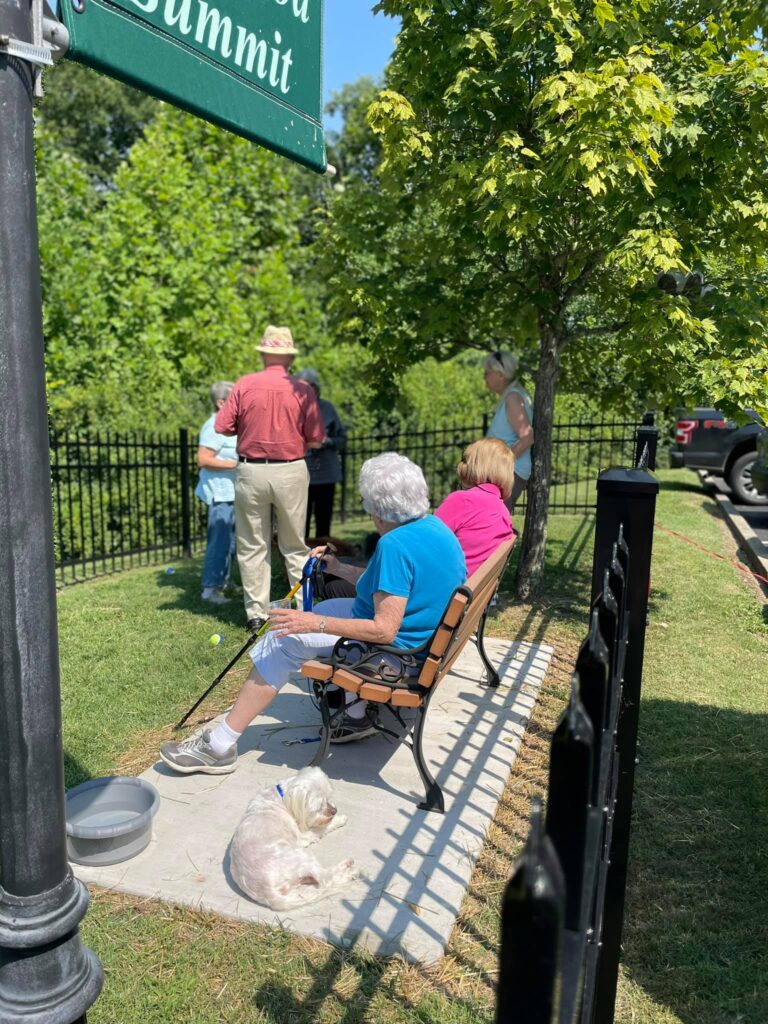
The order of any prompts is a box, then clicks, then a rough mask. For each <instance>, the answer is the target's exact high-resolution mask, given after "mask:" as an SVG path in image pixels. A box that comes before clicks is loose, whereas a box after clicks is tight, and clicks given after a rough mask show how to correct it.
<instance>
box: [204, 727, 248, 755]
mask: <svg viewBox="0 0 768 1024" xmlns="http://www.w3.org/2000/svg"><path fill="white" fill-rule="evenodd" d="M242 735H243V734H242V733H241V732H235V730H234V729H230V727H229V726H228V725H227V723H226V722H219V724H218V725H217V726H215V727H214V728H213V729H211V738H210V740H209V743H210V745H211V749H212V750H213V752H214V754H226V752H227V751H228V750H231V749H232V747H233V746H234V745H235V744H236V743H237V741H238V740H239V739H240V737H241V736H242Z"/></svg>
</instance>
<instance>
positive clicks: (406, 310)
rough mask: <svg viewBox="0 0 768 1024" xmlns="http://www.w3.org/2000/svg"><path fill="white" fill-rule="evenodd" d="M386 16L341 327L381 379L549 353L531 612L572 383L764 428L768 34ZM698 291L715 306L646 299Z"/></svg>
mask: <svg viewBox="0 0 768 1024" xmlns="http://www.w3.org/2000/svg"><path fill="white" fill-rule="evenodd" d="M379 9H380V10H382V11H384V12H385V13H386V14H390V15H396V16H399V17H400V18H401V21H402V29H401V32H400V35H399V37H398V43H397V48H396V50H395V53H394V56H393V59H392V63H391V65H390V67H389V69H388V72H387V82H386V88H385V89H384V90H382V91H381V93H380V95H379V97H378V99H377V100H376V101H375V102H374V103H373V105H372V106H371V108H370V112H369V123H370V125H371V127H372V129H373V131H374V132H375V133H376V135H377V137H378V138H379V139H380V141H381V144H382V148H383V160H382V162H381V165H380V166H379V169H378V174H377V177H376V178H375V180H373V181H372V182H371V181H365V180H362V181H359V182H350V183H348V185H347V187H346V189H345V191H344V193H343V194H342V195H341V196H340V197H339V199H338V200H337V202H336V204H335V220H334V225H333V231H334V234H333V243H334V245H335V248H336V251H337V253H338V254H339V257H340V261H339V273H338V274H337V275H336V277H335V286H336V290H335V295H336V299H337V315H338V316H339V319H340V321H341V322H342V323H345V324H346V325H348V327H349V329H354V330H355V331H357V332H358V334H359V336H360V337H361V338H362V339H364V340H365V341H366V342H367V343H368V344H369V345H371V346H372V347H375V349H376V351H377V353H378V356H379V358H380V359H381V361H382V363H383V364H384V365H385V366H387V367H389V369H390V371H391V372H396V369H397V368H398V367H400V366H402V365H404V364H407V363H409V362H411V361H413V360H414V359H420V358H423V357H424V356H425V355H428V354H433V355H435V354H448V353H452V352H455V351H457V350H458V349H460V348H462V347H464V346H467V345H471V346H483V347H485V348H486V350H487V349H488V348H491V347H492V348H497V347H504V346H506V345H509V344H510V343H511V344H512V345H513V346H518V347H520V348H521V349H522V350H524V351H525V350H526V349H532V350H534V351H535V352H536V358H537V361H538V368H537V371H536V396H535V409H534V415H535V420H536V422H535V429H536V445H535V451H534V470H533V475H532V480H531V487H530V491H529V517H528V518H529V522H528V523H527V525H526V539H525V542H524V547H523V558H522V566H521V576H520V578H519V591H520V593H521V594H522V595H523V596H528V595H530V594H531V593H532V592H533V590H534V589H535V587H536V585H537V582H538V578H539V576H540V573H541V570H542V567H543V557H544V549H545V544H546V517H547V491H548V482H549V474H550V465H551V423H552V411H553V407H554V400H555V394H556V390H557V386H558V383H559V380H560V376H561V373H562V372H563V370H564V369H565V370H566V371H567V372H571V373H573V374H574V375H577V376H578V375H581V376H582V377H584V375H585V374H589V373H590V372H593V368H594V367H595V366H596V365H597V366H605V365H606V363H607V364H608V365H611V364H612V363H613V361H614V360H616V363H614V364H613V365H619V366H620V367H621V372H622V374H623V376H624V381H625V382H624V386H625V389H626V390H627V391H628V392H636V391H637V390H638V389H640V390H642V391H643V392H644V393H645V394H646V395H648V396H649V397H655V398H656V400H657V401H659V402H670V401H681V402H684V401H695V400H699V401H701V400H707V401H712V402H715V403H716V404H719V405H720V406H721V407H722V408H724V409H727V410H729V411H738V410H740V409H743V408H744V407H745V406H752V407H754V408H758V409H759V410H761V411H762V412H763V413H766V412H768V389H767V388H766V374H768V346H766V341H765V328H766V301H767V300H766V296H767V295H768V292H767V291H766V288H765V284H766V270H767V269H768V268H766V262H765V251H766V240H767V234H768V194H766V181H767V180H768V179H767V178H766V170H767V169H768V168H767V167H766V159H767V155H766V154H767V152H768V151H767V150H766V135H767V131H766V129H767V128H768V105H767V101H768V62H767V61H766V54H765V49H764V45H763V36H762V33H761V25H760V23H759V19H758V18H757V17H756V16H755V15H754V13H753V10H754V9H753V8H752V7H750V6H747V5H741V6H740V5H736V4H732V3H729V2H721V3H709V4H707V5H705V6H704V8H702V6H701V4H698V3H693V2H672V3H669V2H668V3H664V4H662V3H656V2H652V0H628V2H625V3H622V4H621V5H613V4H611V3H609V2H608V0H595V2H592V0H590V2H586V3H584V2H576V0H455V2H451V3H444V2H443V0H420V2H419V3H418V4H412V3H410V2H406V0H382V2H381V3H380V4H379ZM425 54H428V55H429V59H425ZM692 269H696V270H697V271H700V272H701V273H702V274H703V278H704V286H703V287H702V286H701V282H699V284H698V285H697V286H696V287H694V288H692V289H687V290H686V291H685V292H684V293H681V294H674V295H673V294H670V293H669V292H668V291H665V290H663V289H662V288H660V287H659V286H658V284H657V279H658V277H659V275H660V274H662V273H665V272H679V273H681V274H685V273H686V272H689V271H691V270H692ZM696 280H698V279H696ZM615 383H616V382H615ZM614 390H620V389H614Z"/></svg>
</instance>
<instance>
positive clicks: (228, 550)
mask: <svg viewBox="0 0 768 1024" xmlns="http://www.w3.org/2000/svg"><path fill="white" fill-rule="evenodd" d="M233 386H234V385H233V384H232V383H231V382H230V381H228V380H218V381H216V383H215V384H213V385H212V386H211V401H212V402H213V409H214V411H213V412H212V413H211V415H210V416H209V417H208V419H207V420H206V421H205V423H204V424H203V425H202V427H201V428H200V438H199V441H198V449H197V464H198V466H199V467H200V479H199V480H198V484H197V488H196V489H195V495H196V497H198V498H199V499H200V500H201V501H202V502H204V503H205V504H206V505H207V506H208V534H207V537H206V545H205V560H204V562H203V600H204V601H210V602H211V603H212V604H225V603H226V602H227V600H228V598H227V597H225V596H224V593H223V588H224V586H225V585H226V584H227V583H228V582H229V574H230V571H231V569H232V562H233V559H234V557H235V470H236V469H237V438H236V437H225V436H224V434H217V433H216V428H215V426H214V420H215V419H216V413H217V412H218V411H219V409H220V408H221V407H222V405H224V403H225V402H226V400H227V398H228V397H229V393H230V391H231V390H232V388H233Z"/></svg>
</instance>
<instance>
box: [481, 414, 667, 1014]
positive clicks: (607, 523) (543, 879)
mask: <svg viewBox="0 0 768 1024" xmlns="http://www.w3.org/2000/svg"><path fill="white" fill-rule="evenodd" d="M655 444H656V432H655V431H654V430H653V429H652V428H650V427H646V428H645V429H644V430H641V431H640V432H639V433H638V442H637V455H638V460H637V465H638V466H639V467H640V468H637V469H631V470H608V471H606V472H604V473H602V474H601V475H600V477H599V478H598V487H597V491H598V501H597V515H596V523H595V527H596V537H595V558H594V564H593V582H592V607H591V612H590V620H589V631H588V634H587V637H586V639H585V640H584V643H583V644H582V646H581V649H580V651H579V656H578V660H577V663H576V671H575V674H574V677H573V683H572V689H571V697H570V702H569V704H568V707H567V708H566V710H565V711H564V713H563V715H562V717H561V719H560V721H559V723H558V726H557V728H556V730H555V732H554V735H553V737H552V746H551V756H550V770H549V788H548V794H547V801H546V814H545V813H544V810H543V809H542V805H541V803H539V802H537V803H536V804H535V805H534V810H533V816H532V822H531V831H530V835H529V837H528V842H527V845H526V848H525V851H524V853H523V855H522V856H521V857H520V859H519V860H518V862H517V865H516V866H515V869H514V872H513V874H512V877H511V879H510V881H509V883H508V885H507V888H506V891H505V895H504V900H503V905H502V926H501V927H502V937H501V949H500V963H499V989H498V1003H497V1014H496V1021H497V1024H513V1022H514V1024H611V1022H612V1021H613V1019H614V1005H615V999H616V983H617V978H618V965H619V951H620V944H621V931H622V922H623V916H624V891H625V886H626V876H627V860H628V855H629V832H630V821H631V814H632V796H633V786H634V773H635V754H636V747H637V725H638V709H639V704H640V687H641V679H642V667H643V652H644V644H645V628H646V615H647V610H648V591H649V586H650V566H651V545H652V536H653V522H654V511H655V504H656V494H657V492H658V484H657V483H656V481H655V479H654V478H653V477H652V476H650V475H649V474H648V473H647V472H646V469H645V467H646V466H650V467H651V468H653V467H654V464H655V461H654V460H655Z"/></svg>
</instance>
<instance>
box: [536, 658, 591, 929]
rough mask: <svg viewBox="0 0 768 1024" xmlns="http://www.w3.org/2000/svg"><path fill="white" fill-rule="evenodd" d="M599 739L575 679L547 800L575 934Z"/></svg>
mask: <svg viewBox="0 0 768 1024" xmlns="http://www.w3.org/2000/svg"><path fill="white" fill-rule="evenodd" d="M595 739H596V737H595V732H594V729H593V728H592V722H591V720H590V718H589V715H588V713H587V710H586V708H585V707H584V705H583V704H582V702H581V699H580V696H579V680H578V676H574V677H573V680H572V682H571V699H570V701H569V702H568V707H567V708H566V709H565V711H564V712H563V714H562V715H561V717H560V721H559V722H558V723H557V728H556V729H555V732H554V734H553V736H552V746H551V750H550V758H549V789H548V793H549V797H548V800H547V835H548V836H549V838H550V839H551V840H552V843H553V845H554V847H555V852H556V853H557V858H558V860H559V861H560V866H561V867H562V869H563V877H564V879H565V927H566V928H570V929H571V930H573V931H578V930H580V929H581V928H582V927H583V922H584V916H585V914H584V912H585V910H586V908H587V900H588V898H589V895H590V894H589V893H587V892H585V891H584V872H585V866H586V857H587V827H588V820H589V808H590V803H591V797H592V764H593V758H594V755H595ZM599 739H600V737H599V736H598V737H597V740H598V742H599ZM598 750H599V747H598Z"/></svg>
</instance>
